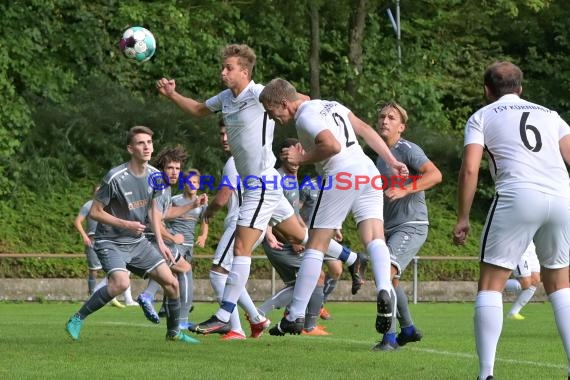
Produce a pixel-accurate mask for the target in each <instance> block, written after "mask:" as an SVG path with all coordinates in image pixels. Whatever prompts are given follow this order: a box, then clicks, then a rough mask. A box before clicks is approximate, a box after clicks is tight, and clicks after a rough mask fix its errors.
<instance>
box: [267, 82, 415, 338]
mask: <svg viewBox="0 0 570 380" xmlns="http://www.w3.org/2000/svg"><path fill="white" fill-rule="evenodd" d="M260 100H261V102H262V103H263V106H264V107H265V109H266V111H267V112H268V114H269V115H270V116H271V118H272V119H274V120H276V121H278V122H279V123H281V124H286V123H288V122H290V121H292V120H294V121H295V125H296V129H297V135H298V137H299V141H300V142H301V145H302V146H300V145H297V146H295V147H289V148H287V149H284V150H283V151H282V153H281V158H282V159H283V160H284V161H287V162H289V163H291V164H311V163H312V164H315V166H316V168H317V172H318V173H319V174H321V175H323V177H324V179H325V180H324V181H323V185H325V186H324V187H323V189H322V190H321V193H320V195H319V198H320V199H319V201H318V203H317V206H316V207H315V211H314V212H313V216H312V218H311V220H310V221H309V223H308V224H309V225H308V227H309V231H310V232H309V241H308V242H307V244H306V246H305V247H306V249H305V254H304V257H303V262H302V264H301V268H300V270H299V274H298V276H297V281H296V284H295V290H294V294H293V301H292V302H291V304H290V305H289V306H288V313H287V315H286V316H285V317H284V318H283V319H282V320H281V321H280V322H279V324H278V325H277V326H275V327H273V328H271V329H270V330H269V333H270V334H273V335H283V334H285V333H291V334H299V333H300V332H301V330H302V328H303V323H304V314H305V309H306V307H307V304H308V301H309V298H310V295H311V293H312V291H313V289H314V288H315V285H316V283H317V280H318V278H319V274H320V271H321V267H322V263H323V256H324V252H325V251H326V250H327V247H328V245H329V243H330V241H331V238H332V236H333V233H334V230H335V229H341V228H342V223H343V222H344V219H345V218H346V216H347V214H348V213H349V212H352V214H353V216H354V218H355V221H356V223H357V225H358V231H359V234H360V237H361V239H362V242H363V244H364V246H365V247H366V250H367V252H368V254H369V256H370V261H371V264H372V270H373V272H374V277H375V280H376V286H377V291H378V293H377V317H376V330H377V331H378V332H380V333H385V332H386V331H387V330H388V329H389V328H390V325H391V318H392V313H393V306H394V304H395V303H394V300H393V298H394V297H395V295H394V293H393V289H392V284H391V282H390V254H389V252H388V247H387V246H386V244H385V242H384V229H383V222H382V220H383V216H382V201H383V200H382V191H378V190H376V189H374V188H373V187H372V185H371V179H372V178H373V177H375V176H378V177H379V173H378V169H376V166H375V165H374V163H373V162H372V160H370V158H368V157H367V156H366V155H365V154H364V152H363V151H362V148H361V147H360V144H359V143H358V140H357V138H356V135H357V134H358V135H359V136H361V137H363V138H364V140H365V141H366V142H367V143H368V144H369V145H370V146H371V147H372V148H373V149H374V150H375V151H376V152H377V153H378V154H380V155H381V156H382V157H383V158H384V159H385V161H386V162H388V163H389V165H390V166H392V167H393V169H394V173H395V174H396V173H398V174H401V175H407V168H406V166H405V165H404V164H402V163H400V162H398V161H396V159H395V158H394V157H393V156H392V154H391V153H390V151H389V149H388V147H387V146H386V144H385V143H384V141H382V139H381V138H380V137H379V136H378V134H376V132H375V131H374V129H372V127H370V126H369V125H368V124H366V123H364V122H363V121H362V120H360V119H359V118H357V117H356V116H355V115H354V114H353V113H352V112H351V111H350V110H349V109H348V108H346V107H344V106H343V105H341V104H340V103H337V102H329V101H325V100H306V99H302V98H300V97H299V96H298V94H297V91H296V89H295V88H294V87H293V86H292V85H291V84H290V83H289V82H287V81H286V80H283V79H279V78H277V79H274V80H272V81H271V82H270V83H268V84H267V85H266V87H265V89H264V90H263V91H262V92H261V95H260ZM339 174H343V175H345V178H353V179H354V176H357V175H358V176H360V177H359V178H361V179H368V182H367V183H364V182H362V183H360V184H359V185H357V184H356V183H354V184H349V185H348V186H347V187H346V188H345V190H341V189H339V188H338V183H335V182H336V180H334V179H333V178H338V175H339ZM331 179H333V180H332V181H331ZM327 185H332V186H333V188H331V189H328V190H325V189H326V188H327Z"/></svg>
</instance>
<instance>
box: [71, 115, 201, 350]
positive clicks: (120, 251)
mask: <svg viewBox="0 0 570 380" xmlns="http://www.w3.org/2000/svg"><path fill="white" fill-rule="evenodd" d="M152 134H153V132H152V131H151V130H150V129H149V128H147V127H143V126H136V127H133V128H131V129H130V130H129V132H128V134H127V151H128V152H129V154H130V156H131V159H130V161H129V162H126V163H124V164H122V165H119V166H117V167H115V168H113V169H111V170H110V171H109V173H107V175H106V176H105V178H104V179H103V182H102V184H101V188H100V189H99V190H98V191H97V193H96V195H95V199H94V200H93V205H92V206H91V210H90V212H89V216H90V217H91V218H93V219H94V220H96V221H97V222H98V225H97V230H96V232H95V242H94V247H95V252H97V256H98V257H99V260H100V261H101V265H102V266H103V270H105V272H106V273H107V277H108V283H107V285H106V286H103V287H102V288H101V289H99V290H97V291H96V292H95V293H93V295H92V296H91V297H90V298H89V299H88V300H87V301H86V302H85V303H84V304H83V306H82V307H81V308H80V309H79V311H78V312H77V313H75V314H74V315H72V316H71V318H70V319H69V321H68V322H67V324H66V326H65V329H66V331H67V333H68V334H69V336H70V337H71V338H72V339H73V340H78V339H79V335H80V333H81V329H82V327H83V324H84V320H85V318H87V316H89V315H90V314H92V313H94V312H95V311H97V310H99V309H100V308H102V307H103V306H105V304H106V303H107V302H109V301H110V300H111V299H113V297H115V296H117V295H118V294H120V293H122V292H124V291H125V290H126V289H127V288H128V287H129V285H130V280H129V271H131V272H133V273H135V274H137V275H139V276H141V277H146V276H150V277H151V278H153V279H155V280H156V281H158V282H159V283H160V284H161V285H162V286H163V289H164V293H165V294H166V296H167V302H166V303H167V305H166V308H167V311H168V318H167V323H166V339H167V340H169V341H179V342H184V343H188V344H195V343H198V341H197V340H196V339H193V338H192V337H190V336H188V335H186V334H185V333H183V332H181V331H180V328H179V326H178V318H179V314H180V299H179V298H180V297H179V290H178V281H177V280H176V278H175V277H174V276H173V275H172V272H171V271H170V269H169V267H168V265H167V264H166V263H172V262H173V261H174V258H173V256H172V253H171V252H170V250H169V249H168V248H167V247H166V245H165V244H164V241H163V239H162V236H161V234H160V224H161V221H162V215H161V212H160V210H159V209H158V207H157V202H156V199H157V198H158V197H160V195H161V194H162V192H163V191H161V190H155V189H154V188H153V187H152V186H150V184H149V178H151V179H152V178H155V179H156V176H155V175H154V173H157V172H158V171H157V170H156V169H155V168H154V167H152V166H150V165H149V164H148V162H149V161H150V159H151V156H152V152H153V142H152ZM155 183H156V182H155ZM163 188H164V187H163ZM149 216H150V221H151V227H152V231H153V232H154V233H155V238H156V241H157V246H158V250H157V249H156V248H155V247H154V246H153V245H152V244H151V243H150V242H149V241H148V239H146V237H145V236H144V231H145V229H146V221H147V218H148V217H149Z"/></svg>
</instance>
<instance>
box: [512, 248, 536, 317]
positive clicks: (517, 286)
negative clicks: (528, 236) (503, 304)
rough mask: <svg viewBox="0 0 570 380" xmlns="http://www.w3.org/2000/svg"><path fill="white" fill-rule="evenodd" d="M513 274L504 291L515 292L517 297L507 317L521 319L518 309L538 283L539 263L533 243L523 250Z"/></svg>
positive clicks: (524, 303)
mask: <svg viewBox="0 0 570 380" xmlns="http://www.w3.org/2000/svg"><path fill="white" fill-rule="evenodd" d="M513 276H514V277H515V278H509V279H508V280H507V283H506V285H505V291H506V292H511V293H516V294H517V298H516V300H515V301H514V302H513V305H512V306H511V310H509V312H508V313H507V318H509V319H513V320H515V321H521V320H523V319H525V317H524V316H523V315H521V314H520V311H521V310H522V308H523V307H524V306H525V305H526V304H527V303H528V302H529V301H530V299H531V298H532V296H533V295H534V293H535V292H536V288H537V286H538V284H540V263H539V262H538V257H537V256H536V247H535V246H534V243H532V242H531V243H530V245H529V246H528V248H527V249H526V251H524V253H523V255H522V256H521V259H520V261H519V263H518V264H517V266H516V268H515V269H514V270H513Z"/></svg>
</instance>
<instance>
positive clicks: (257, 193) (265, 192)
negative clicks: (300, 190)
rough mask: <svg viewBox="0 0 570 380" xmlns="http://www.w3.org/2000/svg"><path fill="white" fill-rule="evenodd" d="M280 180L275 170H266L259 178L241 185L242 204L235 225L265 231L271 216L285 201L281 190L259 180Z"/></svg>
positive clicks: (251, 179) (251, 178)
mask: <svg viewBox="0 0 570 380" xmlns="http://www.w3.org/2000/svg"><path fill="white" fill-rule="evenodd" d="M263 177H265V178H280V176H279V173H278V172H277V170H275V169H268V170H266V171H265V172H263V173H262V174H261V175H260V177H249V178H248V180H247V183H245V184H243V187H244V191H243V195H242V197H243V198H242V199H243V200H242V204H241V206H240V208H239V213H238V220H237V224H238V225H239V226H242V227H249V228H255V229H258V230H261V231H265V229H266V228H267V225H268V224H269V220H270V219H271V215H273V212H274V211H275V209H276V208H277V207H278V206H279V204H280V203H281V201H282V200H285V202H287V200H286V199H285V196H284V195H283V189H282V188H281V187H279V186H278V185H276V184H274V183H271V182H269V183H264V182H263V181H262V179H261V178H263Z"/></svg>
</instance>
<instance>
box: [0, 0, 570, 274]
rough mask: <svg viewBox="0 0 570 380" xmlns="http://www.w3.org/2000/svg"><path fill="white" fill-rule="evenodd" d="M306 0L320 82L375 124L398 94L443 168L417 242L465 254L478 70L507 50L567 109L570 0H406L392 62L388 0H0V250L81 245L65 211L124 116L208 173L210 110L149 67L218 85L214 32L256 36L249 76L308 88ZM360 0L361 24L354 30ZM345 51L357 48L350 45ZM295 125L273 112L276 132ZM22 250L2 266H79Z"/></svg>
mask: <svg viewBox="0 0 570 380" xmlns="http://www.w3.org/2000/svg"><path fill="white" fill-rule="evenodd" d="M311 3H312V4H313V6H315V7H316V8H317V11H318V16H319V28H320V34H319V36H318V38H319V43H320V51H319V58H320V64H319V67H318V72H319V77H318V83H319V85H320V88H319V91H320V93H321V95H322V97H323V98H329V99H338V100H341V101H342V102H343V103H345V104H346V105H347V106H349V107H350V108H351V109H352V110H353V111H354V112H355V113H356V114H358V115H359V116H361V117H362V118H363V119H364V120H367V121H368V122H370V123H371V124H374V123H375V115H376V108H377V105H378V103H381V102H384V101H388V100H392V99H395V100H397V101H398V102H400V103H401V104H403V105H404V106H405V107H406V108H407V109H408V112H409V114H410V116H411V117H410V122H409V127H408V129H409V130H408V132H407V137H408V138H409V139H411V140H413V141H417V142H419V143H420V144H421V145H422V146H423V147H424V149H425V150H426V152H427V153H428V155H429V156H430V158H432V160H433V161H434V162H435V163H436V165H438V166H439V167H440V169H441V170H442V172H443V174H444V183H442V184H441V185H440V186H439V187H438V188H436V189H433V190H431V191H430V192H429V194H428V198H429V206H430V212H431V222H432V228H431V232H430V237H429V239H428V242H427V243H426V245H425V247H424V249H423V251H422V254H424V255H475V254H476V252H477V240H478V233H479V231H480V226H481V222H482V220H483V219H484V215H485V210H486V208H487V204H488V200H489V198H490V196H491V195H492V192H493V190H492V184H491V182H490V179H489V178H488V176H486V175H483V176H482V180H481V183H480V189H479V194H478V201H477V204H476V205H475V206H476V207H475V210H474V213H473V224H474V226H473V229H474V231H473V236H472V238H471V240H470V242H469V245H468V246H467V247H465V248H457V247H453V246H452V245H451V244H450V238H449V236H450V231H451V228H452V226H453V223H454V220H455V211H454V207H455V198H456V190H455V188H456V186H455V184H456V177H457V171H458V168H459V164H460V155H461V146H462V135H461V132H462V128H463V125H464V123H465V120H466V119H467V117H468V116H469V115H470V114H471V113H472V112H473V111H474V110H476V109H477V108H478V107H479V106H481V105H482V89H481V87H482V85H481V76H482V72H483V70H484V68H485V67H486V66H487V65H488V64H489V63H491V62H493V61H495V60H502V59H512V60H513V61H514V62H516V63H517V64H519V65H520V66H521V68H522V69H523V71H524V72H525V95H526V97H527V98H528V99H530V100H533V101H537V102H539V103H543V104H545V105H547V106H550V107H552V108H553V109H555V110H557V111H559V112H560V113H561V114H562V115H563V116H564V115H568V113H569V111H570V100H569V99H570V96H569V95H570V94H568V91H569V90H568V89H569V88H570V86H569V85H568V84H569V83H568V82H569V81H570V75H569V70H570V64H569V62H568V61H569V59H570V58H568V57H570V54H569V50H570V46H569V33H570V32H569V31H570V27H569V26H570V25H568V24H569V23H570V17H568V16H570V3H568V2H562V1H553V0H522V1H515V0H500V1H492V2H491V1H488V0H474V1H460V0H415V1H410V0H402V1H400V4H401V29H402V38H401V48H402V61H401V64H399V63H398V57H397V54H396V38H395V35H394V31H393V29H392V25H391V24H390V22H389V19H388V17H387V16H386V11H387V9H388V7H390V8H391V10H392V12H394V11H395V6H394V3H393V2H391V1H387V0H359V1H348V0H341V1H335V2H323V1H309V0H300V1H297V2H295V3H294V6H291V2H289V1H284V0H272V1H261V0H246V1H230V0H226V1H217V0H200V1H189V0H178V1H177V0H160V1H153V2H148V1H130V2H120V1H118V0H93V1H90V2H83V1H79V0H42V1H39V0H14V1H12V2H9V3H2V4H0V14H1V15H2V23H1V28H0V90H1V91H0V211H1V215H2V217H1V221H0V251H3V252H81V251H82V247H81V244H80V243H81V242H80V239H79V238H78V235H77V234H76V233H75V231H74V229H73V227H72V225H71V223H72V220H73V217H74V216H75V214H76V212H77V210H78V209H79V207H80V206H81V204H82V203H83V202H84V200H85V199H86V198H87V197H89V195H90V194H89V192H90V188H91V184H92V183H95V182H97V181H98V180H100V178H101V177H102V176H103V175H104V174H105V173H106V171H107V170H109V169H110V168H111V167H113V166H115V165H117V164H119V163H121V162H122V161H124V160H126V151H125V148H124V133H125V131H126V130H127V129H128V128H129V127H131V126H133V125H136V124H144V125H148V126H150V127H152V128H153V130H154V131H155V133H156V134H155V141H156V147H157V149H160V148H161V147H163V146H165V145H171V144H175V143H181V144H183V145H184V146H185V147H186V148H187V149H188V151H189V152H190V160H189V165H190V166H193V167H197V168H200V169H201V170H202V172H203V173H206V174H214V175H217V174H219V173H220V171H221V168H222V165H223V162H224V156H223V153H222V152H221V150H220V149H219V146H218V143H217V135H216V133H215V128H214V125H215V123H216V120H215V118H214V117H210V118H206V119H193V118H190V117H188V116H186V115H184V114H183V113H182V112H181V111H179V110H178V109H176V107H175V106H173V105H172V104H171V103H169V102H168V101H166V100H164V99H161V98H160V97H159V96H158V95H157V93H156V90H155V89H154V82H155V80H156V79H158V78H160V77H162V76H165V77H169V78H175V79H176V81H177V86H178V88H179V90H180V91H181V92H182V93H184V94H186V95H189V96H192V97H195V98H197V99H199V100H205V99H207V98H208V97H210V96H211V95H213V94H215V93H217V92H218V91H220V90H221V88H222V87H221V84H220V80H219V65H220V62H219V50H220V48H221V47H222V46H223V45H225V44H227V43H233V42H237V43H247V44H249V45H250V46H252V47H253V48H254V49H255V51H256V53H257V56H258V64H257V67H256V71H255V73H254V79H255V80H256V81H257V82H261V83H263V82H266V81H267V80H269V79H271V78H273V77H275V76H280V77H284V78H287V79H289V80H290V81H292V82H293V83H294V84H295V85H296V86H297V87H298V88H299V90H300V91H302V92H304V93H307V94H311V93H313V92H314V91H315V88H311V84H310V83H311V81H310V78H309V56H310V49H311V33H310V7H309V4H311ZM360 5H364V8H363V9H364V10H365V18H364V20H365V25H364V29H363V33H362V39H361V40H359V39H357V38H356V39H354V38H352V37H354V36H353V35H352V34H351V33H352V32H351V31H353V30H355V28H354V27H355V24H354V23H355V22H356V21H355V20H356V19H357V18H356V17H353V16H354V14H355V12H356V10H357V9H359V8H358V7H359V6H360ZM37 15H41V17H38V16H37ZM129 25H142V26H145V27H147V28H149V29H150V30H151V31H152V32H153V33H154V34H155V37H156V39H157V44H158V48H157V53H156V55H155V57H153V59H151V60H150V61H149V62H146V63H143V64H136V63H134V62H131V61H128V60H127V59H125V58H124V57H123V56H122V55H121V54H120V52H119V51H118V49H117V42H118V38H119V37H120V35H121V32H122V30H123V29H124V28H125V27H127V26H129ZM353 41H356V44H357V46H354V45H351V43H352V42H353ZM354 52H357V53H358V52H361V53H362V54H361V56H360V57H358V54H357V55H356V58H355V56H354V54H353V53H354ZM293 134H294V131H293V130H292V129H290V128H282V129H279V130H278V133H277V136H278V137H277V139H280V138H282V137H284V136H287V135H293ZM482 172H483V173H485V172H486V168H482ZM217 223H218V224H217V225H214V226H213V228H212V229H211V235H210V236H211V239H210V241H209V246H208V247H207V249H205V250H199V251H198V253H202V254H210V253H211V252H212V251H213V247H214V245H215V242H216V236H219V234H220V230H219V228H220V223H219V221H218V222H217ZM345 229H346V231H345V235H346V240H347V242H348V244H349V245H352V246H353V247H355V248H356V249H361V246H360V244H359V242H358V240H357V238H356V235H355V234H354V226H353V224H352V223H350V222H349V223H347V225H346V226H345ZM28 261H29V263H28V262H23V266H20V265H19V264H18V266H17V269H15V268H14V267H13V265H8V264H7V263H5V262H0V265H1V266H0V276H10V275H24V274H26V273H27V274H26V275H30V276H40V275H42V276H43V275H50V273H51V274H52V275H54V276H74V275H76V274H77V273H81V272H82V271H84V268H82V267H81V263H75V264H70V265H71V267H70V268H65V269H61V270H60V269H57V268H62V266H61V265H60V264H53V263H51V264H48V263H47V261H46V262H43V263H39V264H38V263H34V264H31V262H32V260H28ZM32 265H33V266H36V265H41V266H43V267H46V268H47V269H45V270H44V269H40V270H39V271H38V270H36V269H33V268H32V269H30V267H31V266H32ZM7 266H8V267H7ZM458 266H459V268H456V267H455V265H440V264H437V265H436V264H433V265H430V266H429V270H428V271H426V275H428V276H430V278H432V277H431V276H435V277H437V278H449V277H452V276H453V273H452V272H454V273H456V272H457V270H459V271H460V272H461V273H463V274H461V275H459V278H469V277H472V274H473V272H474V269H473V268H472V267H473V266H472V265H471V264H465V267H462V264H461V265H459V264H458ZM54 267H55V268H54ZM464 272H465V273H464ZM34 273H35V274H34Z"/></svg>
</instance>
